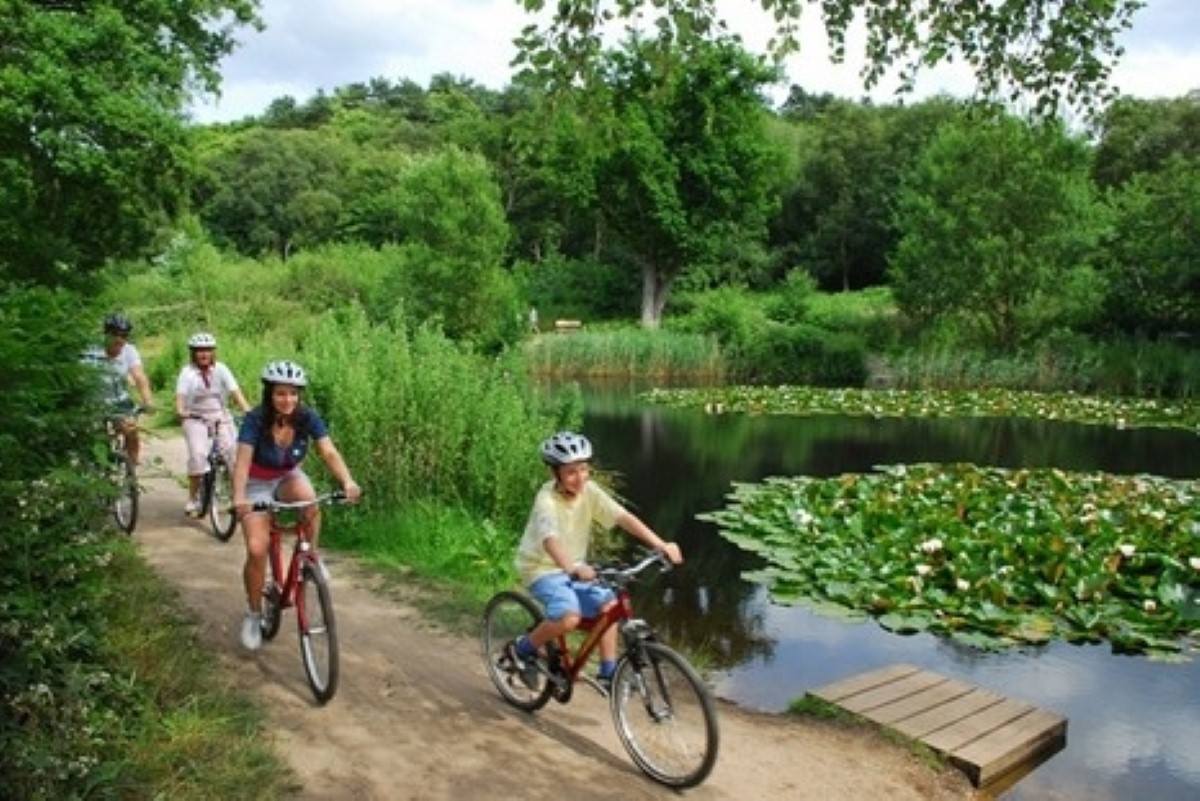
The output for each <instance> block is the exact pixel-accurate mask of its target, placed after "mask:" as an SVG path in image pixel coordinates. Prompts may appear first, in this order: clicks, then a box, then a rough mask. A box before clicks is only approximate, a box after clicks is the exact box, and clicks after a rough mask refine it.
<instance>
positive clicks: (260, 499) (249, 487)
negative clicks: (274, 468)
mask: <svg viewBox="0 0 1200 801" xmlns="http://www.w3.org/2000/svg"><path fill="white" fill-rule="evenodd" d="M295 476H300V477H301V478H303V479H304V480H305V481H307V480H308V477H307V476H305V475H304V471H303V470H301V469H300V468H296V469H295V470H292V471H290V472H288V473H284V474H283V475H282V476H280V477H279V478H250V479H247V480H246V500H248V501H250V503H267V502H269V501H274V500H278V498H277V497H276V495H275V493H276V492H277V491H278V490H279V485H280V484H282V483H283V482H285V481H287V480H288V479H290V478H294V477H295Z"/></svg>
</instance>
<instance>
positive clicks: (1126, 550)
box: [1117, 544, 1137, 559]
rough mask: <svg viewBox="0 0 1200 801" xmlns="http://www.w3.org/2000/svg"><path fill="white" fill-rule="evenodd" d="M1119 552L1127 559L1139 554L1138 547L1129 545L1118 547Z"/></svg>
mask: <svg viewBox="0 0 1200 801" xmlns="http://www.w3.org/2000/svg"><path fill="white" fill-rule="evenodd" d="M1117 550H1118V551H1120V552H1121V556H1124V557H1125V558H1126V559H1128V558H1129V557H1131V556H1133V555H1134V554H1135V553H1137V546H1136V545H1128V544H1125V545H1118V546H1117Z"/></svg>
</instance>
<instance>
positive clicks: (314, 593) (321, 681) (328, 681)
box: [296, 563, 338, 704]
mask: <svg viewBox="0 0 1200 801" xmlns="http://www.w3.org/2000/svg"><path fill="white" fill-rule="evenodd" d="M301 579H302V580H301V581H300V583H299V584H298V585H297V586H296V615H297V622H298V625H299V630H300V656H301V659H302V660H303V661H304V673H305V675H306V676H307V677H308V685H309V687H310V688H312V692H313V695H314V696H315V697H316V699H317V701H318V703H322V704H324V703H326V702H327V701H328V700H329V699H330V698H333V695H334V693H336V692H337V682H338V642H337V624H336V623H335V621H334V616H333V599H332V597H331V595H330V592H329V586H328V585H327V584H326V583H325V579H324V578H323V577H322V576H321V571H320V569H319V568H318V567H317V565H316V564H315V563H305V564H304V567H303V569H302V576H301Z"/></svg>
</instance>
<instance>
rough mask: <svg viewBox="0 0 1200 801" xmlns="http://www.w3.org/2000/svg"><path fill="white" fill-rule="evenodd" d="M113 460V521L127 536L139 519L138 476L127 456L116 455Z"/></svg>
mask: <svg viewBox="0 0 1200 801" xmlns="http://www.w3.org/2000/svg"><path fill="white" fill-rule="evenodd" d="M112 459H113V464H112V477H113V482H114V483H115V484H116V497H115V498H114V499H113V506H112V512H113V519H114V520H115V521H116V523H117V527H118V528H119V529H121V530H122V531H124V532H125V533H126V534H132V533H133V529H134V527H135V526H136V525H137V518H138V483H137V474H136V473H135V472H134V469H133V464H131V463H130V461H129V457H128V456H126V455H125V454H123V453H114V454H113V455H112Z"/></svg>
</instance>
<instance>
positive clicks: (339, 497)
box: [250, 490, 347, 512]
mask: <svg viewBox="0 0 1200 801" xmlns="http://www.w3.org/2000/svg"><path fill="white" fill-rule="evenodd" d="M346 500H347V498H346V493H345V491H343V490H334V491H332V492H326V493H325V494H324V495H318V496H317V497H315V498H313V499H311V500H307V501H255V502H254V503H253V504H252V505H251V506H250V508H251V509H252V510H253V511H255V512H278V511H282V510H284V509H307V508H308V507H310V506H319V505H321V504H326V503H345V502H346Z"/></svg>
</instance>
